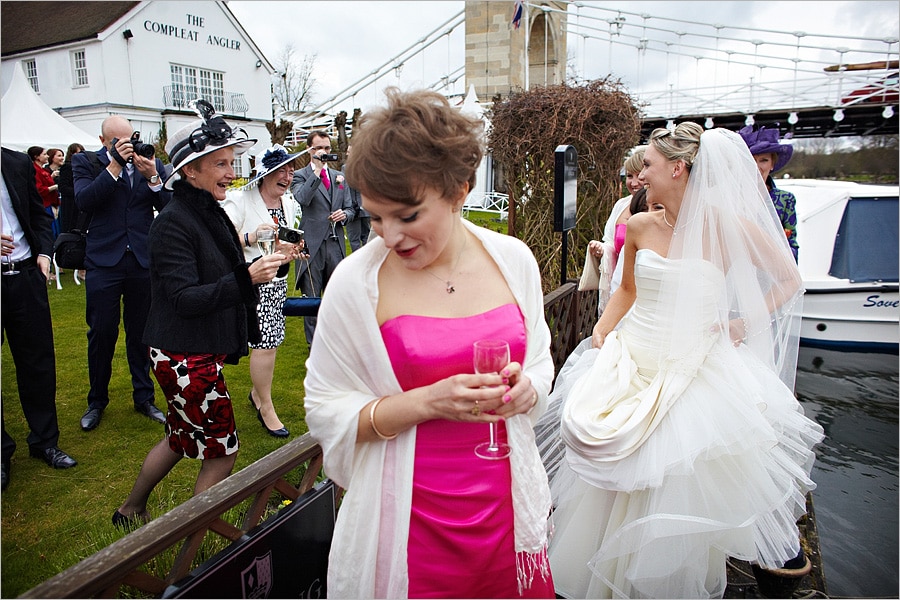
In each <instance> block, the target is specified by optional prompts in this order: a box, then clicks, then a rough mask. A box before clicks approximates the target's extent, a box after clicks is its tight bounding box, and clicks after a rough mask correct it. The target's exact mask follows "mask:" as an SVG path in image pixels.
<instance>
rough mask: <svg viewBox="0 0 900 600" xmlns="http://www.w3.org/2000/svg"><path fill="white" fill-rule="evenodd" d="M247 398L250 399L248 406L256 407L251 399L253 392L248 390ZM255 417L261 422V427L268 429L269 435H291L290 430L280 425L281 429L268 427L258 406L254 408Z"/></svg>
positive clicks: (280, 436)
mask: <svg viewBox="0 0 900 600" xmlns="http://www.w3.org/2000/svg"><path fill="white" fill-rule="evenodd" d="M247 398H248V399H249V400H250V406H252V407H253V408H256V402H254V401H253V392H250V394H249V395H248V396H247ZM256 418H257V419H259V422H260V423H262V426H263V429H265V430H266V431H268V432H269V435H271V436H273V437H277V438H285V437H287V436H289V435H291V432H290V431H288V430H287V427H282V428H281V429H269V426H268V425H266V422H265V421H264V420H263V418H262V411H261V410H260V409H259V408H256Z"/></svg>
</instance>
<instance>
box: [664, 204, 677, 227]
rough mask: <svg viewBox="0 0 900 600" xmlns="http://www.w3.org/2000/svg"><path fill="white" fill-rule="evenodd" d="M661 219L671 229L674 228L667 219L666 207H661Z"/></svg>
mask: <svg viewBox="0 0 900 600" xmlns="http://www.w3.org/2000/svg"><path fill="white" fill-rule="evenodd" d="M663 221H665V222H666V225H668V226H669V227H671V228H672V229H675V226H674V225H672V224H671V223H669V220H668V219H667V218H666V209H663Z"/></svg>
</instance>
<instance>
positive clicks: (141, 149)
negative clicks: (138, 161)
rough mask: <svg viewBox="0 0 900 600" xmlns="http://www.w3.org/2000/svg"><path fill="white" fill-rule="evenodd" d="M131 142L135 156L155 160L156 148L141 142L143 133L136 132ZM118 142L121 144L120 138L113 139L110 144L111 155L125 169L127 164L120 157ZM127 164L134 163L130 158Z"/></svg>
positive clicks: (132, 135)
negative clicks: (117, 149) (117, 147)
mask: <svg viewBox="0 0 900 600" xmlns="http://www.w3.org/2000/svg"><path fill="white" fill-rule="evenodd" d="M129 141H130V142H131V147H132V148H133V149H134V153H135V154H138V155H140V156H143V157H144V158H153V157H154V156H156V148H154V147H153V144H145V143H144V142H143V141H141V132H140V131H135V132H134V133H132V134H131V139H130V140H129ZM118 142H119V138H113V139H112V142H110V145H111V146H112V147H111V148H110V151H109V153H110V154H111V155H112V157H113V158H115V159H116V161H117V162H118V163H119V164H121V165H122V166H123V167H124V166H125V163H123V162H122V157H121V156H119V153H118V151H116V144H117V143H118ZM127 162H134V161H133V160H132V159H131V158H129V159H128V161H127Z"/></svg>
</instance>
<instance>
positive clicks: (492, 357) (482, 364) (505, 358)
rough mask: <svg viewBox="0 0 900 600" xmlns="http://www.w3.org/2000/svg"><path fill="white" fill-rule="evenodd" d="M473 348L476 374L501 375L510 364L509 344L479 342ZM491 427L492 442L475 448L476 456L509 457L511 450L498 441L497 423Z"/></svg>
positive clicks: (494, 341)
mask: <svg viewBox="0 0 900 600" xmlns="http://www.w3.org/2000/svg"><path fill="white" fill-rule="evenodd" d="M473 348H474V364H475V372H476V373H499V372H500V370H501V369H503V368H504V367H505V366H506V365H508V364H509V344H507V343H506V342H505V341H503V340H478V341H477V342H475V344H474V345H473ZM489 425H490V440H489V441H487V442H483V443H481V444H478V445H477V446H475V455H476V456H478V457H479V458H483V459H485V460H500V459H503V458H506V457H508V456H509V453H510V451H511V449H510V447H509V445H508V444H504V443H502V442H500V441H499V440H498V439H497V438H498V432H497V423H489Z"/></svg>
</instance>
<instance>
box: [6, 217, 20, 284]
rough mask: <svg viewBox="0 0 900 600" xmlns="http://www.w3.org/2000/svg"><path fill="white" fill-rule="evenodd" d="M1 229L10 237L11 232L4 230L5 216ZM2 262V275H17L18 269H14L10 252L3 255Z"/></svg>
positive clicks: (14, 265) (14, 264)
mask: <svg viewBox="0 0 900 600" xmlns="http://www.w3.org/2000/svg"><path fill="white" fill-rule="evenodd" d="M3 216H4V217H6V214H4V215H3ZM2 231H3V233H4V234H5V235H8V236H9V237H12V232H11V231H6V219H5V218H4V219H3V230H2ZM3 262H4V264H3V270H2V272H3V274H4V275H18V274H19V271H18V270H17V269H16V263H15V262H13V259H12V253H11V252H10V253H9V254H7V255H6V256H4V257H3Z"/></svg>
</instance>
